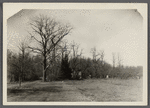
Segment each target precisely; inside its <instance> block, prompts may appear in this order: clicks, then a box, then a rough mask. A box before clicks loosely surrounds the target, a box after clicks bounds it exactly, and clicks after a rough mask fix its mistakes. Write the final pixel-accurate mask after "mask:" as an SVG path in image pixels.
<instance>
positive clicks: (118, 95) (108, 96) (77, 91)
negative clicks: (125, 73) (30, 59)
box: [7, 79, 142, 102]
mask: <svg viewBox="0 0 150 108" xmlns="http://www.w3.org/2000/svg"><path fill="white" fill-rule="evenodd" d="M7 88H8V89H7V101H8V102H13V101H20V102H42V101H51V102H52V101H55V102H63V101H67V102H78V101H79V102H81V101H84V102H86V101H87V102H88V101H96V102H117V101H123V102H132V101H136V102H137V101H142V79H128V80H124V79H87V80H65V81H54V82H42V81H40V80H38V81H33V82H25V83H22V87H21V88H18V84H7Z"/></svg>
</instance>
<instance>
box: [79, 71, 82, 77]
mask: <svg viewBox="0 0 150 108" xmlns="http://www.w3.org/2000/svg"><path fill="white" fill-rule="evenodd" d="M78 78H79V79H82V72H81V70H79V73H78Z"/></svg>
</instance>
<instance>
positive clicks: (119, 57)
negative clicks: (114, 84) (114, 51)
mask: <svg viewBox="0 0 150 108" xmlns="http://www.w3.org/2000/svg"><path fill="white" fill-rule="evenodd" d="M122 62H123V60H122V58H121V56H120V54H119V53H118V67H119V68H120V67H121V66H122Z"/></svg>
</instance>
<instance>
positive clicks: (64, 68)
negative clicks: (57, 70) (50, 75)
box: [61, 54, 71, 79]
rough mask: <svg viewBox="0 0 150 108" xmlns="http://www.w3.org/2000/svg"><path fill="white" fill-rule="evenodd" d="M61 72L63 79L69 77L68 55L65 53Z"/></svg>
mask: <svg viewBox="0 0 150 108" xmlns="http://www.w3.org/2000/svg"><path fill="white" fill-rule="evenodd" d="M61 72H62V77H63V78H64V79H70V78H71V69H70V67H69V62H68V55H67V54H65V57H64V58H63V59H62V62H61Z"/></svg>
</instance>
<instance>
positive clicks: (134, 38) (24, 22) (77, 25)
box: [7, 9, 147, 66]
mask: <svg viewBox="0 0 150 108" xmlns="http://www.w3.org/2000/svg"><path fill="white" fill-rule="evenodd" d="M12 13H13V14H10V17H9V18H8V22H7V35H8V37H7V40H8V41H7V47H8V48H9V49H12V50H14V51H17V47H16V46H17V45H18V43H19V42H20V41H21V40H23V39H24V38H25V37H26V36H27V35H28V33H27V31H28V30H30V27H29V26H28V21H29V19H30V18H31V17H33V16H34V15H39V14H45V15H47V16H50V17H53V18H55V19H56V20H58V21H60V22H63V23H70V24H71V25H72V26H73V30H72V32H71V34H70V35H68V36H66V37H65V39H67V40H68V42H71V41H75V42H76V43H79V44H80V47H81V48H83V49H84V50H83V52H84V53H83V56H85V57H92V54H91V53H90V50H91V48H93V47H96V48H97V50H98V51H99V50H104V52H105V58H104V59H105V61H107V62H108V63H110V64H112V53H116V56H117V54H118V53H119V55H120V56H121V58H122V59H123V65H128V66H138V65H143V64H144V63H145V59H144V57H145V49H146V48H145V42H146V41H147V40H146V37H145V36H144V35H143V17H142V16H141V13H140V12H138V11H137V10H135V9H91V10H90V9H84V10H83V9H75V10H69V9H67V10H65V9H61V10H56V9H55V10H52V9H51V10H48V9H47V10H43V9H42V10H39V9H34V10H33V9H23V10H21V11H19V12H18V11H17V10H16V11H13V12H12Z"/></svg>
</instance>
